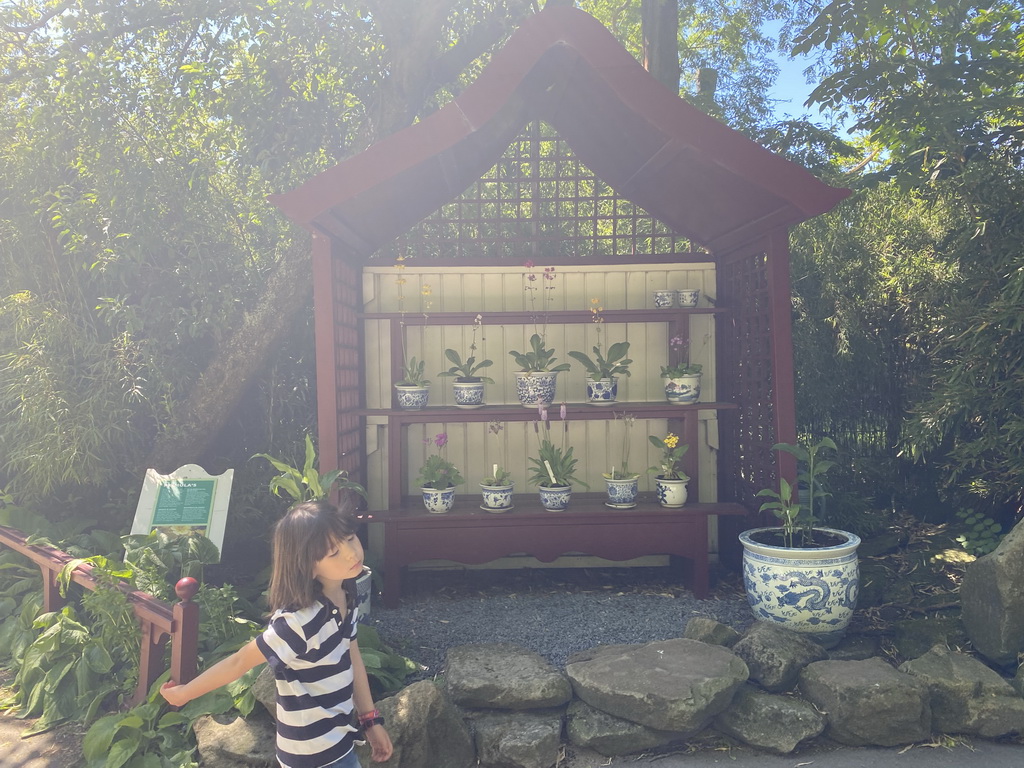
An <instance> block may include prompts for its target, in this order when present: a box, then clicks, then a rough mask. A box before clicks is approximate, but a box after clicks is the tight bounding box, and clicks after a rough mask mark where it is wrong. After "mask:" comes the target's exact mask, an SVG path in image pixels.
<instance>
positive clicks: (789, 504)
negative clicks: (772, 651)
mask: <svg viewBox="0 0 1024 768" xmlns="http://www.w3.org/2000/svg"><path fill="white" fill-rule="evenodd" d="M773 450H776V451H785V452H786V453H789V454H791V455H793V456H795V457H796V459H797V462H798V467H797V469H798V471H797V483H796V485H795V486H794V485H793V484H792V483H790V482H789V480H787V479H786V478H784V477H780V478H779V490H778V491H776V490H775V489H773V488H765V489H763V490H761V491H759V492H758V494H757V495H758V496H765V497H768V498H770V499H771V501H766V502H765V503H764V504H762V505H761V511H771V512H772V513H774V514H775V516H776V517H777V518H778V519H779V522H780V525H778V526H773V527H765V528H754V529H752V530H749V531H744V532H743V533H741V534H740V542H741V543H742V545H743V583H744V586H745V588H746V593H747V601H748V602H749V603H750V607H751V609H752V610H753V612H754V616H755V617H756V618H757V619H759V620H761V621H773V622H776V623H778V624H781V625H782V626H784V627H787V628H788V629H792V630H793V631H796V632H803V633H806V634H809V635H812V636H813V637H814V638H815V639H816V640H818V642H821V643H822V644H824V645H826V646H829V645H834V644H835V643H837V642H838V641H839V640H840V639H841V638H842V636H843V633H844V632H845V631H846V628H847V626H848V625H849V623H850V619H851V618H852V617H853V611H854V609H855V608H856V606H857V594H858V591H859V588H860V576H859V568H858V562H857V547H858V546H859V545H860V538H859V537H858V536H856V535H855V534H853V533H849V532H847V531H841V530H837V529H834V528H824V527H819V526H818V525H817V522H818V520H817V516H816V515H815V500H818V499H822V498H824V497H825V496H827V495H828V492H827V490H826V489H825V488H824V486H823V484H822V480H823V478H824V475H825V473H826V472H828V470H829V469H831V468H832V467H833V466H835V462H834V461H832V460H828V459H823V458H822V457H821V455H820V454H821V453H822V452H823V451H825V450H830V451H832V452H835V451H836V444H835V443H834V442H833V441H832V440H831V439H829V438H827V437H826V438H822V439H821V440H820V441H819V442H818V443H816V444H814V445H799V444H798V445H793V444H789V443H779V444H777V445H775V446H773ZM801 490H804V491H805V493H801V492H800V491H801ZM801 497H803V498H806V503H805V502H804V500H803V498H801Z"/></svg>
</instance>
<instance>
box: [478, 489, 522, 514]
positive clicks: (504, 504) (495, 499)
mask: <svg viewBox="0 0 1024 768" xmlns="http://www.w3.org/2000/svg"><path fill="white" fill-rule="evenodd" d="M515 487H516V484H515V483H509V484H508V485H485V484H484V483H480V493H481V494H483V497H484V503H483V504H482V505H481V506H483V508H484V509H485V510H487V511H488V512H507V511H508V510H510V509H512V491H513V490H514V489H515Z"/></svg>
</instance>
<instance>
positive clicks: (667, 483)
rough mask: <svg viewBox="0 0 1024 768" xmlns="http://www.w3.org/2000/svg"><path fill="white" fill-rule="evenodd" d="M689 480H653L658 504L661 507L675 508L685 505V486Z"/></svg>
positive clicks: (658, 478)
mask: <svg viewBox="0 0 1024 768" xmlns="http://www.w3.org/2000/svg"><path fill="white" fill-rule="evenodd" d="M688 482H690V481H689V480H666V479H664V478H662V477H656V478H654V489H655V490H656V491H657V492H658V503H659V504H661V506H663V507H670V508H676V507H681V506H683V505H684V504H685V503H686V495H687V494H686V484H687V483H688Z"/></svg>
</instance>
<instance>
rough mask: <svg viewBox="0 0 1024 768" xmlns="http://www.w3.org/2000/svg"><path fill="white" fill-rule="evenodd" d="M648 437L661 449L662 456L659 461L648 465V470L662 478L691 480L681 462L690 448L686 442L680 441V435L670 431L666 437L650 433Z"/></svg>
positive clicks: (652, 443)
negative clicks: (650, 465)
mask: <svg viewBox="0 0 1024 768" xmlns="http://www.w3.org/2000/svg"><path fill="white" fill-rule="evenodd" d="M647 439H648V440H649V441H650V443H651V445H653V446H654V447H655V448H657V449H658V450H659V451H661V458H660V459H659V460H658V463H657V464H655V465H654V466H652V467H648V468H647V471H648V472H654V473H656V474H657V476H658V477H660V478H661V479H662V480H689V479H690V476H689V475H687V474H686V473H685V472H683V468H682V465H681V463H680V462H682V460H683V456H685V455H686V452H687V451H688V450H689V449H690V446H689V445H687V444H686V443H680V442H679V436H678V435H673V434H672V433H669V434H667V435H665V437H663V438H662V437H658V436H657V435H648V436H647Z"/></svg>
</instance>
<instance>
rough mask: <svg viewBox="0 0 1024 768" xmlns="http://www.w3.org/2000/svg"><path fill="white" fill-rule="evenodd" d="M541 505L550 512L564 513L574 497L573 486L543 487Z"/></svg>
mask: <svg viewBox="0 0 1024 768" xmlns="http://www.w3.org/2000/svg"><path fill="white" fill-rule="evenodd" d="M539 488H540V505H541V506H542V507H544V509H546V510H548V511H549V512H564V511H565V509H566V508H567V507H568V506H569V499H570V498H571V497H572V486H571V485H553V486H550V487H549V486H546V485H541V486H539Z"/></svg>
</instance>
